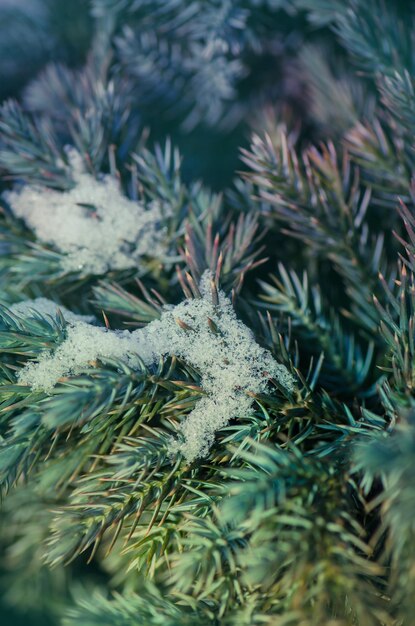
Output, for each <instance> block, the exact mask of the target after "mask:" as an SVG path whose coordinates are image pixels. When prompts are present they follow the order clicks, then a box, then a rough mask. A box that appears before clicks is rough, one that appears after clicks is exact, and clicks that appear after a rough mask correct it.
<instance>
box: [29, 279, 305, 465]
mask: <svg viewBox="0 0 415 626" xmlns="http://www.w3.org/2000/svg"><path fill="white" fill-rule="evenodd" d="M210 280H211V276H210V274H209V273H205V275H204V276H203V278H202V281H201V284H200V291H201V295H202V297H201V298H198V299H187V300H184V301H183V302H181V303H180V304H178V305H177V306H174V307H170V308H166V309H165V310H164V311H163V313H162V315H161V317H160V319H158V320H154V321H152V322H150V323H149V324H148V325H147V326H146V327H144V328H140V329H138V330H135V331H133V332H129V331H109V330H107V329H104V328H97V327H93V326H91V325H89V324H87V323H85V322H83V321H77V322H75V323H74V325H73V326H72V327H71V328H69V332H68V336H67V339H66V340H65V341H64V342H63V343H62V344H61V345H60V346H59V347H58V348H57V349H56V351H55V352H54V353H53V354H50V353H48V354H46V355H42V356H41V357H40V359H39V361H38V362H37V363H29V364H28V365H26V367H25V368H23V370H21V372H20V376H19V380H20V382H21V383H26V384H29V385H32V387H34V388H37V389H39V388H41V389H45V390H51V389H52V387H53V386H54V385H55V384H56V382H57V381H58V380H59V379H60V378H61V377H62V376H64V375H65V374H69V373H76V372H77V371H79V370H80V369H81V368H83V367H85V365H87V364H88V363H89V362H91V361H95V360H96V359H98V358H100V357H101V358H103V357H107V358H108V357H109V358H115V359H120V360H122V361H124V362H126V363H128V364H129V365H130V366H131V367H138V364H139V362H140V359H141V361H143V362H144V363H145V364H146V365H151V364H152V363H154V362H156V361H157V360H158V359H159V358H160V356H173V355H175V356H177V357H179V358H181V359H183V360H184V361H185V362H186V363H187V364H189V365H191V366H193V367H194V368H195V369H196V370H197V371H198V372H199V373H200V376H201V386H202V389H203V393H204V395H202V397H201V398H200V399H199V401H198V402H197V403H196V405H195V408H194V409H193V410H192V411H191V412H190V413H189V415H188V416H187V417H186V419H185V420H184V421H183V422H182V424H181V433H182V441H180V442H179V441H175V442H173V443H172V451H173V452H181V453H182V454H183V455H184V457H185V458H186V459H187V460H188V461H192V460H193V459H195V458H197V457H200V456H203V455H205V454H206V453H207V452H208V450H209V448H210V446H211V445H212V443H213V440H214V436H215V433H216V431H217V430H219V429H220V428H222V427H224V426H226V425H227V424H228V423H229V421H230V420H231V419H232V418H238V417H239V418H240V417H245V416H247V415H249V413H250V412H251V407H252V402H253V400H252V396H251V395H249V394H248V393H247V392H250V393H251V394H252V393H253V394H256V393H261V392H265V391H266V389H267V384H268V381H269V379H270V378H275V379H276V380H278V381H279V383H280V384H281V385H282V386H283V387H285V388H286V389H288V390H292V389H293V387H294V379H293V377H292V376H291V374H290V373H289V371H288V370H287V368H286V367H285V366H284V365H281V364H279V363H277V361H275V359H274V358H273V357H272V355H271V353H270V352H268V351H267V350H265V349H264V348H262V347H261V346H259V345H258V344H257V343H256V341H255V338H254V335H253V333H252V331H251V330H250V329H249V328H248V327H247V326H245V324H243V323H242V322H241V321H240V320H238V318H237V317H236V314H235V311H234V309H233V307H232V303H231V301H230V300H229V299H228V298H227V297H226V295H225V294H224V293H222V292H219V303H218V304H215V303H214V301H213V300H212V295H211V287H210Z"/></svg>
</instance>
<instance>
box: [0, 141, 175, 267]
mask: <svg viewBox="0 0 415 626" xmlns="http://www.w3.org/2000/svg"><path fill="white" fill-rule="evenodd" d="M68 159H69V163H70V169H71V175H72V178H73V180H74V183H75V184H74V187H73V188H72V189H70V190H69V191H64V192H60V191H56V190H53V189H49V188H47V187H40V186H32V185H26V186H24V187H22V188H21V189H20V190H16V191H11V192H7V193H6V194H5V197H6V199H7V201H8V203H9V205H10V207H11V210H12V212H13V213H14V215H15V216H16V217H19V218H21V219H22V220H23V221H24V222H25V224H26V225H27V226H28V227H29V228H30V229H32V230H33V231H34V232H35V234H36V236H37V237H38V238H39V239H40V240H41V241H43V242H46V243H49V244H53V245H54V246H55V247H56V248H57V249H58V250H59V251H60V252H62V253H63V254H64V255H65V256H64V258H63V260H62V269H63V270H64V271H68V272H71V271H76V272H82V273H83V274H88V273H89V274H104V273H105V272H107V271H109V270H122V269H128V268H131V267H136V266H138V265H140V260H141V258H142V257H143V256H145V255H149V256H151V257H153V258H154V257H157V258H159V257H162V256H163V255H164V254H165V252H166V249H165V245H164V239H165V229H163V228H162V227H161V226H160V223H161V221H162V218H163V215H162V211H161V209H160V206H159V204H157V203H156V202H153V203H151V204H150V205H149V207H148V208H146V207H145V206H144V205H143V204H142V203H140V202H136V201H133V200H130V199H129V198H127V197H126V196H125V195H123V194H122V193H121V190H120V188H119V185H118V181H117V179H116V178H114V177H112V176H104V177H102V178H101V179H100V180H96V179H95V178H94V177H93V176H91V175H90V174H88V173H87V172H85V170H84V167H83V163H82V159H81V157H80V155H79V154H78V152H77V151H76V150H75V149H74V148H70V149H68Z"/></svg>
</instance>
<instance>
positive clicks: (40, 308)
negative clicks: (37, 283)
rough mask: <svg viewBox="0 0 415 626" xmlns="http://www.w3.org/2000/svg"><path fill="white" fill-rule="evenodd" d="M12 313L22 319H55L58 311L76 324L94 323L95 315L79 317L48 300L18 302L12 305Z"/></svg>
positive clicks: (37, 299) (68, 320) (38, 299)
mask: <svg viewBox="0 0 415 626" xmlns="http://www.w3.org/2000/svg"><path fill="white" fill-rule="evenodd" d="M9 308H10V311H11V312H12V313H15V314H16V315H19V316H20V317H24V318H30V317H37V316H38V315H41V316H43V317H48V316H50V317H52V318H55V317H56V314H57V312H58V310H59V311H60V312H61V313H62V315H63V318H64V319H65V320H66V321H67V322H70V323H74V322H91V323H92V322H94V320H95V316H94V315H78V314H77V313H72V311H70V310H69V309H67V308H66V307H64V306H62V305H61V304H56V302H53V300H49V299H48V298H34V299H33V300H22V301H21V302H16V303H15V304H12V305H11V306H10V307H9Z"/></svg>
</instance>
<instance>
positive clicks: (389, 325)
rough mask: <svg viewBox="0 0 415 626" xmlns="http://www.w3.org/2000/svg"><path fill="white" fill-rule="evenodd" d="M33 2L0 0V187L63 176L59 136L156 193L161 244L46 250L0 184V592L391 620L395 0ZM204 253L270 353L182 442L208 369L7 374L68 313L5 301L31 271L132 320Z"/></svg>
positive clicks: (99, 362) (410, 437)
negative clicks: (44, 381) (216, 417)
mask: <svg viewBox="0 0 415 626" xmlns="http://www.w3.org/2000/svg"><path fill="white" fill-rule="evenodd" d="M52 4H53V3H51V2H49V0H42V1H41V0H39V2H37V3H36V7H37V6H38V8H39V11H38V12H37V9H36V7H35V3H34V4H33V9H32V10H30V11H28V10H23V8H20V7H15V9H14V10H12V7H11V5H10V7H9V6H8V8H7V11H8V12H9V14H10V15H11V16H12V17H13V20H15V21H16V24H18V25H19V26H18V28H17V26H16V28H12V29H11V30H12V31H13V36H16V37H18V38H19V39H23V38H24V36H25V35H24V33H27V37H28V38H27V40H26V42H25V45H24V46H22V45H20V44H19V45H17V43H16V42H14V43H13V42H11V40H10V38H9V39H7V38H6V39H2V41H1V42H0V49H1V50H2V51H3V47H5V48H7V47H10V46H13V49H14V50H15V54H14V55H13V59H12V60H13V70H12V74H13V76H14V78H15V80H16V83H15V84H10V88H9V91H8V92H7V93H6V91H5V93H4V95H5V96H6V95H8V96H9V95H15V96H16V95H18V100H13V99H7V100H5V101H4V102H3V104H2V107H1V111H0V173H1V177H2V183H1V184H2V191H3V190H4V191H7V190H8V189H10V188H11V187H13V186H15V185H32V186H41V187H42V188H46V189H50V190H55V191H57V192H64V191H65V190H68V189H71V188H72V187H73V186H74V185H75V181H74V180H73V179H72V177H71V171H70V167H69V163H68V152H67V149H66V147H67V146H68V145H69V146H74V147H75V148H76V149H77V151H78V152H79V154H80V155H81V158H82V160H83V163H84V166H85V169H86V171H87V172H88V173H89V174H90V175H92V176H94V177H95V178H96V179H97V180H100V178H101V176H102V175H105V174H110V175H112V176H115V177H117V178H118V180H119V183H120V189H121V191H122V193H123V194H125V195H126V196H127V197H129V198H130V199H132V200H140V201H141V202H142V203H143V204H144V205H145V206H146V207H150V206H151V203H152V202H157V203H158V205H159V206H160V207H161V211H162V215H163V228H164V231H163V232H164V233H165V239H166V254H165V255H164V257H163V258H158V257H157V256H156V255H155V256H154V257H153V256H152V255H151V254H149V255H148V256H147V257H146V258H143V261H142V264H141V265H140V267H139V268H135V267H133V268H132V269H130V270H125V271H111V272H109V273H108V274H106V275H99V276H96V275H90V274H87V273H83V272H82V271H80V272H79V273H76V272H71V273H68V272H66V271H64V270H63V269H62V265H61V262H62V255H63V253H62V252H61V251H60V250H59V248H58V247H56V246H54V245H53V244H52V243H45V242H42V241H40V240H38V239H37V237H36V234H35V233H34V232H31V231H30V230H29V229H28V228H26V227H25V226H24V224H23V223H22V222H20V221H18V220H16V219H15V218H14V217H13V212H12V207H11V206H10V204H9V203H8V200H7V193H6V194H4V195H2V197H1V198H2V199H1V203H2V214H1V217H0V239H1V248H0V289H1V302H2V306H1V310H0V354H1V363H0V485H1V490H2V498H3V500H4V504H3V511H2V522H1V535H0V545H1V546H2V550H3V551H4V557H3V558H2V571H1V579H2V581H3V588H4V596H5V599H6V601H7V602H8V603H9V604H11V605H13V606H15V607H17V608H18V609H19V610H21V611H27V612H28V613H29V614H30V615H32V616H33V615H36V613H37V614H38V615H39V616H41V617H40V619H43V620H44V623H46V621H47V620H51V622H52V623H53V624H62V626H75V624H81V625H82V626H94V625H98V624H99V625H102V626H152V625H154V626H157V625H160V626H161V625H163V626H165V625H166V626H185V625H187V624H189V625H190V624H191V625H194V626H199V625H200V626H205V625H206V624H212V625H217V626H410V625H411V624H412V622H413V616H412V615H413V597H414V593H415V578H414V571H415V551H414V547H413V546H414V540H415V527H414V519H415V497H414V493H415V492H414V489H413V468H414V463H415V422H414V410H415V403H414V398H415V391H414V390H415V339H414V332H415V217H414V190H413V182H412V178H413V171H414V145H413V133H414V129H415V97H414V93H415V90H414V70H415V68H414V59H415V56H414V40H413V39H414V33H413V23H414V15H415V13H414V7H413V6H412V3H408V2H406V3H405V2H400V3H386V2H384V1H383V0H369V1H366V2H364V1H363V0H345V1H339V2H334V1H333V2H329V1H326V0H268V1H265V0H263V1H261V0H238V2H230V1H228V0H209V1H208V2H199V1H196V0H195V1H192V2H185V1H184V0H168V1H161V0H145V1H140V2H139V1H136V0H92V2H90V3H89V2H85V3H82V2H76V3H69V4H68V3H66V5H67V6H66V5H65V7H64V6H63V4H62V3H58V4H59V6H58V8H57V9H56V11H54V10H53V7H52ZM69 5H71V6H69ZM35 9H36V11H35ZM5 10H6V9H4V8H1V9H0V12H1V11H5ZM45 16H46V17H45ZM75 16H76V19H75ZM75 31H76V32H75ZM29 34H30V37H29ZM57 49H59V51H60V53H59V55H58V56H56V55H55V52H54V51H56V50H57ZM87 49H88V50H89V52H88V54H86V51H87ZM28 51H30V52H31V54H30V64H29V63H28V64H27V67H26V68H24V66H25V64H26V59H28ZM52 57H53V58H54V60H55V62H54V63H53V64H51V63H50V61H51V59H52ZM327 57H330V58H329V60H327ZM22 70H24V71H22ZM39 70H41V71H40V73H39V74H38V75H37V77H36V78H35V77H34V74H35V73H37V72H38V71H39ZM8 71H9V70H8V69H7V67H6V66H4V63H3V57H2V60H1V61H0V74H1V77H2V80H3V78H4V79H7V77H8ZM29 75H30V77H31V78H34V80H32V81H31V82H30V83H29V84H26V78H25V77H26V76H29ZM6 82H7V80H6ZM23 86H24V88H23ZM18 88H19V89H20V88H22V89H21V91H20V92H18V91H17V89H18ZM1 93H3V92H1ZM253 111H255V115H254V114H253ZM248 127H251V128H253V130H254V134H253V136H252V140H251V145H250V147H248V146H247V145H246V142H247V133H246V130H247V129H248ZM166 130H168V131H169V132H168V133H167V132H166ZM203 133H205V134H203ZM168 134H171V135H172V137H173V140H172V139H169V138H168V137H167V135H168ZM203 137H205V138H206V137H207V138H209V141H212V143H211V144H209V145H218V146H220V149H216V150H215V152H214V154H213V155H212V154H210V155H209V154H208V152H209V149H208V147H207V146H208V144H207V142H205V141H204V140H203ZM235 141H236V142H239V143H240V144H243V145H242V146H241V147H242V152H241V160H240V161H239V164H238V170H243V172H238V173H236V174H235V173H234V172H233V169H234V168H233V166H230V165H229V162H228V154H229V152H228V150H229V146H230V145H233V144H232V142H235ZM176 143H177V144H178V145H180V148H183V150H180V151H179V149H178V148H177V147H175V146H176ZM182 152H183V153H184V161H183V162H182V156H181V154H182ZM234 157H235V155H234ZM208 158H210V159H211V160H212V161H215V168H216V169H215V168H214V170H213V171H214V172H216V179H215V180H216V187H217V188H218V189H219V190H220V192H219V191H218V192H213V191H211V190H210V188H209V187H208V186H207V185H206V181H199V180H198V176H196V178H195V176H193V174H194V173H195V172H197V173H200V172H204V173H205V175H206V177H207V178H209V175H210V174H211V173H212V172H211V171H209V168H208V166H206V164H205V165H202V166H201V165H200V163H201V162H203V160H205V161H206V159H208ZM235 159H236V157H235ZM186 163H187V165H186ZM230 170H232V172H233V175H235V176H236V178H235V180H234V182H233V183H232V184H229V185H228V188H227V189H226V190H224V189H223V185H222V183H223V181H225V180H227V179H229V174H228V172H229V171H230ZM224 172H225V173H224ZM222 191H225V193H221V192H222ZM44 193H47V191H45V192H44ZM114 236H116V232H114ZM206 270H208V271H209V272H210V273H211V278H212V280H211V295H212V298H213V303H214V304H215V307H216V309H215V310H220V306H219V305H218V290H219V289H220V290H222V291H223V292H224V293H225V294H226V296H227V297H229V298H230V299H232V302H233V305H234V308H235V311H236V314H237V316H238V318H240V319H241V320H243V322H244V323H245V324H246V325H247V326H249V328H250V329H251V331H252V333H253V337H254V338H255V341H256V342H257V343H259V344H260V345H261V346H263V347H265V348H267V349H268V350H270V352H271V353H272V356H273V358H274V359H275V360H276V361H277V362H278V363H280V364H284V365H285V366H286V368H287V370H288V371H289V373H290V374H291V376H292V377H293V380H294V381H295V383H294V385H293V387H292V388H288V387H284V385H283V384H282V383H281V382H278V381H277V380H273V379H271V380H270V382H269V385H268V388H267V390H266V391H264V392H261V393H253V392H251V391H250V390H249V389H246V390H245V391H246V392H247V394H248V395H249V396H250V398H251V399H252V409H251V411H250V413H249V414H248V415H246V414H245V415H244V416H237V415H235V417H234V419H232V420H231V421H230V422H229V423H227V424H226V425H224V426H223V427H222V428H220V429H219V430H217V432H216V436H215V441H214V444H213V445H212V447H211V449H210V450H209V453H208V454H207V455H206V456H204V457H202V458H197V459H196V460H194V461H192V462H187V461H186V460H185V459H184V458H183V457H182V456H181V455H180V454H178V453H174V454H173V453H172V438H177V437H179V438H180V437H181V436H182V435H181V432H182V431H181V427H182V425H183V423H184V422H185V420H186V418H187V416H188V415H189V414H190V413H191V412H192V411H193V410H194V409H195V407H196V406H197V404H198V402H200V401H201V399H202V398H204V397H205V396H206V393H207V391H206V390H205V389H203V388H202V385H203V384H204V383H203V372H201V371H198V370H197V369H195V368H194V367H193V366H192V365H191V364H189V363H187V362H186V361H185V360H184V359H180V358H178V357H177V356H166V355H162V356H161V357H160V358H159V360H158V361H155V362H154V363H152V364H148V363H147V364H145V363H141V362H140V363H141V364H140V365H138V366H136V367H134V368H133V367H132V366H129V365H127V364H126V363H125V362H124V361H122V360H121V359H113V358H101V359H99V358H97V359H93V360H90V361H89V362H87V363H85V365H84V367H83V368H82V369H79V370H76V371H75V372H73V371H72V372H71V371H69V373H67V374H66V375H65V376H62V377H61V378H59V380H58V382H57V384H56V385H55V386H54V387H53V389H52V390H49V391H47V392H46V391H42V390H39V389H35V388H34V389H32V388H31V387H30V386H28V385H25V384H22V382H21V378H19V373H20V372H21V371H22V369H23V368H24V367H25V366H26V364H28V363H30V362H33V361H36V359H39V358H42V355H43V356H44V355H49V356H50V357H51V358H52V354H53V352H54V351H55V350H57V349H58V347H59V346H61V345H62V344H63V343H64V342H65V341H66V340H67V338H68V336H69V332H70V327H71V326H70V323H67V322H66V321H65V319H64V315H63V314H62V313H61V312H59V311H58V312H57V313H56V315H53V316H46V315H41V314H40V313H39V314H33V315H32V317H28V316H26V317H25V316H24V315H23V316H22V315H17V314H16V313H13V310H12V308H11V307H12V305H13V303H16V302H19V301H21V300H24V299H26V298H35V297H38V296H46V297H48V298H51V299H53V300H54V301H55V302H56V303H58V304H60V305H64V306H65V307H68V308H69V309H70V310H71V311H73V312H76V313H80V314H81V313H82V314H93V315H95V316H96V324H98V325H101V326H104V325H105V326H107V328H109V329H113V330H125V329H126V328H127V329H128V330H135V329H136V328H138V327H142V326H146V325H147V324H150V323H151V322H153V321H154V320H157V319H158V318H160V316H161V315H162V313H163V311H164V310H165V307H169V306H174V305H176V304H178V303H179V302H181V301H182V300H183V298H187V299H191V300H193V299H196V300H198V299H199V298H200V291H199V281H200V279H201V277H202V276H203V274H204V272H205V271H206ZM218 307H219V308H218ZM176 322H177V324H178V325H179V327H180V328H181V332H183V337H184V340H188V338H189V333H191V332H193V330H194V329H192V328H191V326H190V325H189V324H187V323H186V322H184V321H183V320H181V319H177V320H176ZM206 323H207V324H208V325H209V329H210V332H211V333H212V336H215V337H216V336H218V334H219V333H220V331H219V328H218V326H217V325H216V324H215V322H214V321H213V320H212V319H210V318H208V319H207V320H206ZM219 337H220V338H221V341H222V340H223V339H222V337H221V336H220V334H219ZM228 348H229V349H230V350H231V349H232V346H230V347H228ZM224 363H225V362H224ZM224 363H221V362H218V364H217V366H218V369H221V368H222V369H223V370H224V376H225V374H226V368H225V367H224ZM264 374H265V373H264ZM224 384H225V383H224ZM235 391H236V389H235ZM237 391H238V392H239V391H240V389H237Z"/></svg>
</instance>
